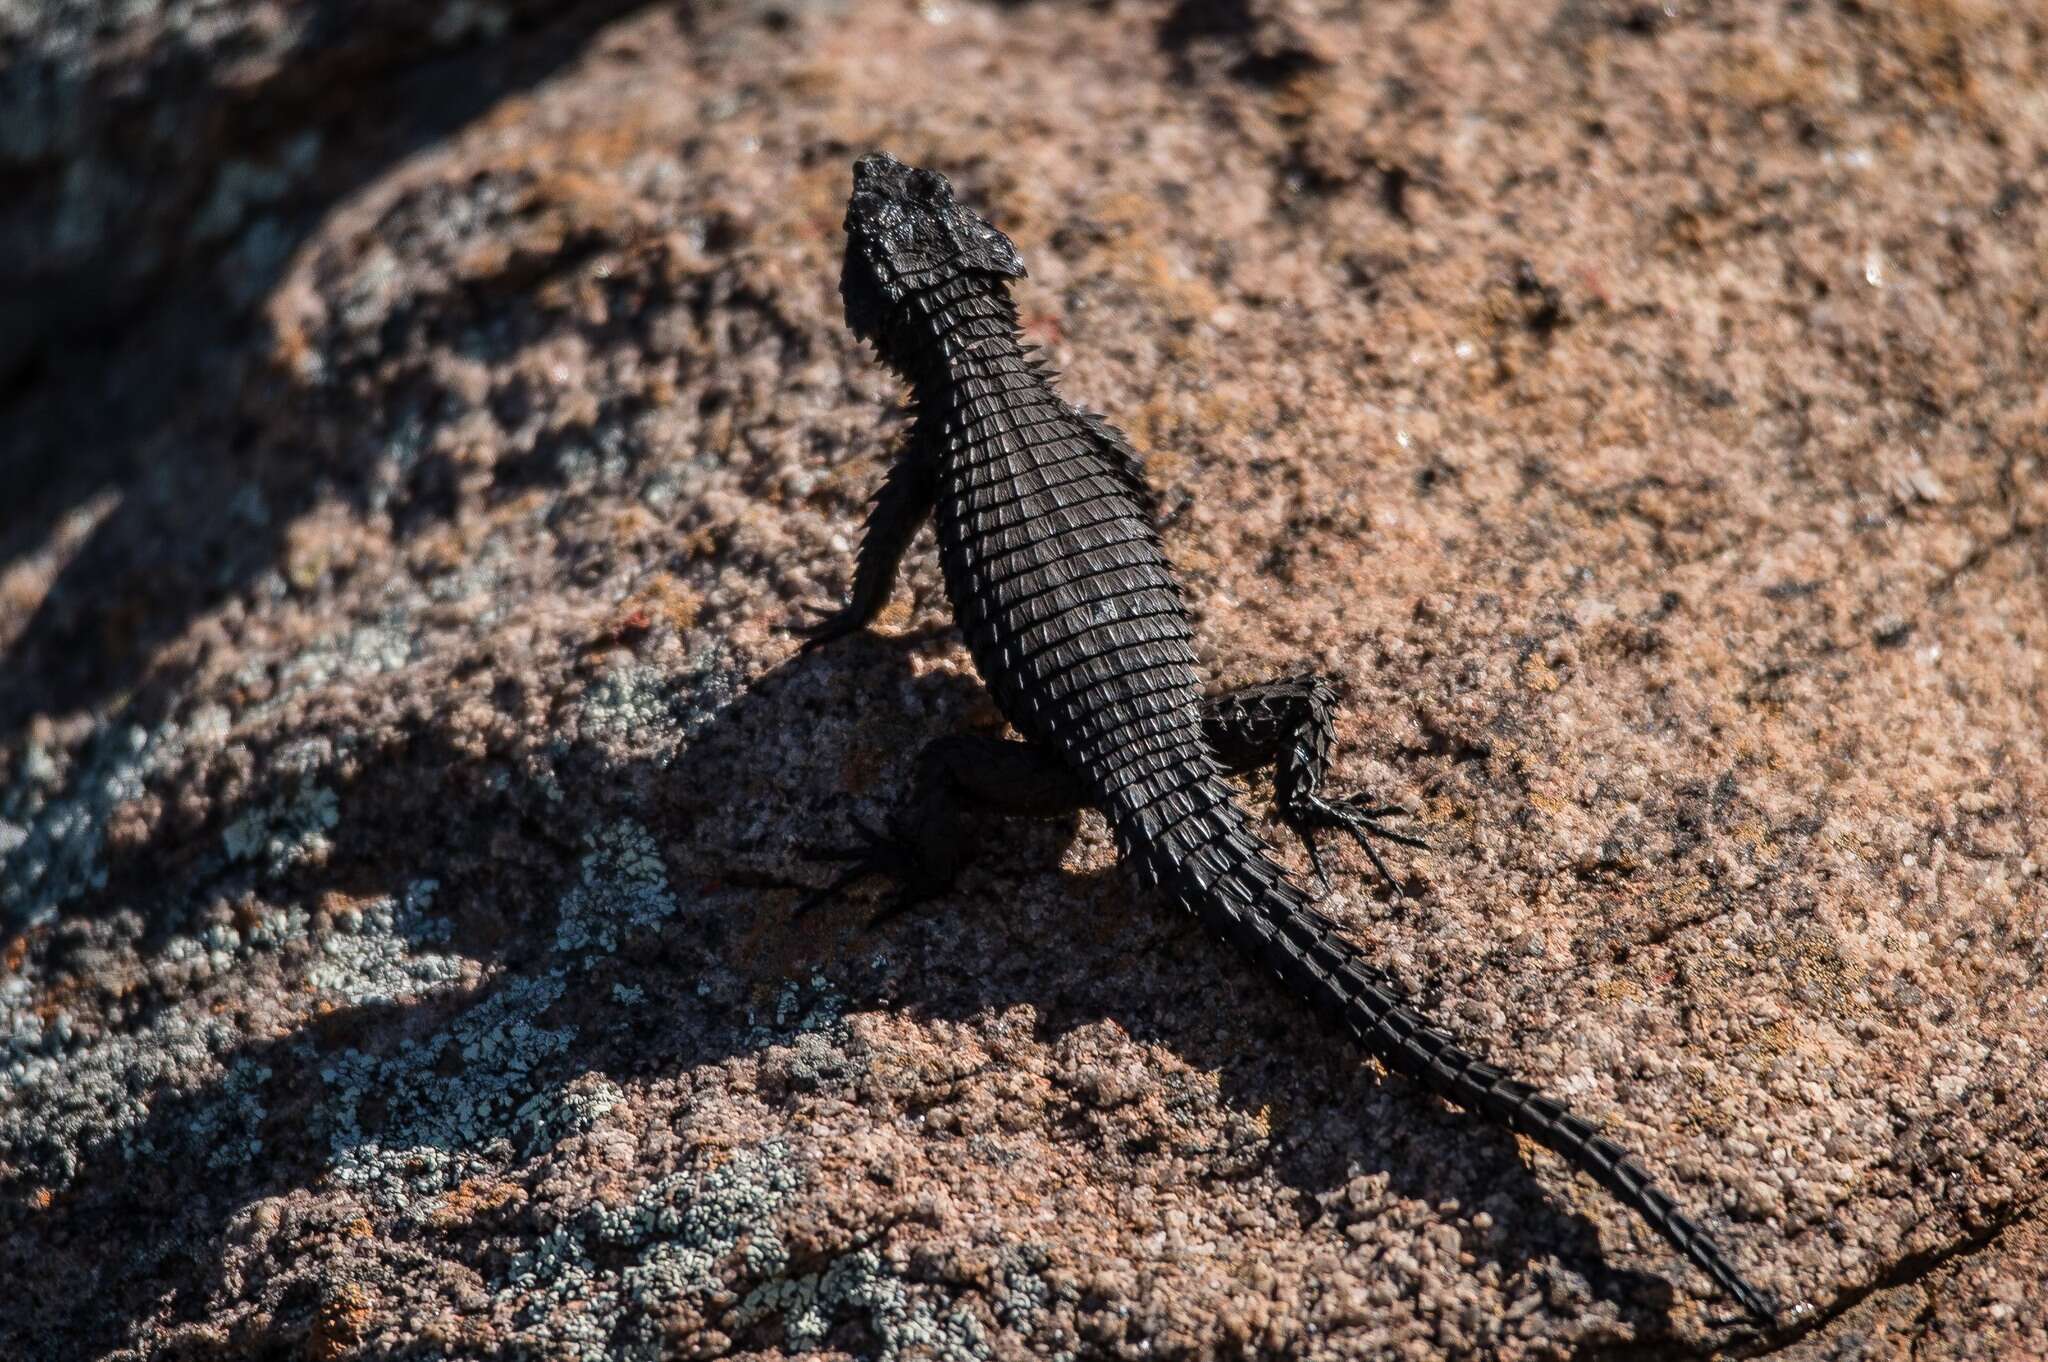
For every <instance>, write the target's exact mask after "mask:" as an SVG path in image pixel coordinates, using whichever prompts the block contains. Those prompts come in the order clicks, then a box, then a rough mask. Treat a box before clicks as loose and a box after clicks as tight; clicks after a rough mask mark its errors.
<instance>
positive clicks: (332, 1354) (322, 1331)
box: [306, 1282, 371, 1362]
mask: <svg viewBox="0 0 2048 1362" xmlns="http://www.w3.org/2000/svg"><path fill="white" fill-rule="evenodd" d="M370 1305H371V1296H370V1293H369V1291H368V1290H367V1289H366V1288H365V1287H364V1286H363V1285H362V1284H361V1283H359V1282H340V1283H338V1284H336V1285H334V1286H333V1287H331V1288H330V1289H329V1290H328V1292H327V1295H326V1296H325V1298H324V1299H322V1300H321V1302H320V1308H319V1310H318V1311H316V1312H315V1313H314V1316H313V1329H312V1333H311V1335H310V1336H309V1337H308V1338H307V1340H306V1351H307V1353H308V1355H310V1356H312V1357H314V1358H317V1359H320V1360H321V1362H335V1360H336V1359H340V1358H343V1357H347V1356H348V1355H349V1354H350V1353H352V1352H354V1351H355V1350H356V1348H357V1346H358V1345H359V1344H361V1343H362V1341H363V1335H364V1334H365V1333H367V1332H368V1330H369V1324H370Z"/></svg>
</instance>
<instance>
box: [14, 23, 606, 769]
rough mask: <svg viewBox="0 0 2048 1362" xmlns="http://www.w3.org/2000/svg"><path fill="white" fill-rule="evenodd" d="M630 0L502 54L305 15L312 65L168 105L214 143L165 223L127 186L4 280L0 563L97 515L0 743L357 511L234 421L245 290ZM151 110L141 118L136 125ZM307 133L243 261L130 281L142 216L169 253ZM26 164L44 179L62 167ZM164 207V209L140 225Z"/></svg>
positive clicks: (197, 251)
mask: <svg viewBox="0 0 2048 1362" xmlns="http://www.w3.org/2000/svg"><path fill="white" fill-rule="evenodd" d="M642 3H644V0H588V2H587V3H581V4H533V5H527V6H523V7H520V9H521V12H520V13H519V14H518V15H516V16H514V15H511V14H510V13H509V12H508V17H511V18H515V19H516V20H518V21H519V22H520V23H522V24H527V23H530V24H531V25H532V26H531V27H520V28H518V30H517V31H515V32H514V33H512V34H511V35H509V36H506V37H504V38H502V39H500V40H497V41H495V42H488V43H485V44H484V45H482V46H480V47H476V48H471V49H469V50H466V51H459V52H456V53H454V54H452V55H446V56H439V57H434V56H429V57H425V58H419V59H405V58H402V57H389V58H387V59H386V60H385V61H384V62H383V64H382V65H379V64H377V62H375V61H373V60H372V56H371V51H372V49H374V48H375V45H376V42H377V39H375V38H371V39H363V38H362V37H361V34H362V32H363V31H365V29H366V27H368V26H369V25H370V24H371V21H372V16H368V15H364V14H349V13H346V12H344V13H340V14H335V15H327V16H324V17H323V18H322V20H321V22H323V23H326V24H328V25H329V26H331V27H333V28H335V29H336V30H337V33H336V34H334V35H330V36H332V37H333V39H334V40H333V41H332V42H329V43H325V44H322V43H319V42H316V43H315V44H314V46H315V48H316V49H317V50H318V51H319V52H321V53H322V54H323V55H322V57H321V61H320V63H319V64H318V65H316V66H315V67H314V69H312V70H310V71H307V70H299V69H296V68H287V69H283V70H280V71H278V72H276V73H275V74H274V75H273V76H272V77H271V78H270V79H268V80H266V81H263V82H260V83H258V84H256V85H254V86H253V87H250V88H235V89H232V91H231V90H230V87H229V86H226V85H222V86H220V87H208V88H210V89H211V91H212V92H211V94H207V95H204V96H203V97H202V98H201V102H200V103H199V105H198V106H197V107H192V108H186V107H182V106H181V107H180V108H179V110H178V113H179V114H180V116H182V117H184V118H186V119H187V121H189V122H190V123H191V124H192V125H193V126H194V127H196V128H203V129H205V130H206V131H207V132H208V133H209V134H210V137H211V140H210V141H209V142H208V144H207V145H206V146H205V147H204V148H192V149H188V150H187V154H188V155H191V156H194V157H212V158H216V159H218V161H219V162H220V164H219V165H214V164H212V163H211V162H205V161H202V162H199V163H197V164H195V165H194V166H192V167H191V168H190V173H188V174H186V175H185V176H184V178H183V179H182V180H180V179H178V178H177V173H176V172H175V171H171V172H166V176H167V177H168V181H167V182H168V183H169V184H170V185H171V186H173V187H172V188H164V189H163V193H164V194H165V195H166V196H168V197H169V198H171V199H174V200H176V204H175V205H174V207H175V208H176V211H177V212H182V213H183V214H184V217H178V216H176V213H175V212H172V210H168V209H165V208H164V207H163V205H162V204H160V203H156V202H154V201H153V199H152V197H151V195H144V194H138V195H136V196H135V197H136V202H135V203H133V204H131V205H130V208H131V209H132V210H133V212H134V213H136V214H138V215H139V216H138V218H137V222H136V224H134V231H132V232H131V231H127V230H124V231H120V232H111V233H109V234H108V235H109V238H110V239H109V241H108V243H107V245H106V248H105V250H104V251H103V252H102V254H101V255H99V256H96V257H92V258H87V259H84V260H81V261H78V262H75V263H74V264H72V265H68V266H66V267H65V268H64V270H63V271H61V272H60V274H59V275H58V276H53V277H51V278H47V279H41V280H40V282H35V281H30V282H24V283H22V284H21V285H20V286H19V287H18V288H16V289H11V290H5V291H6V292H9V293H10V294H11V295H12V296H10V297H8V299H7V302H6V306H5V314H6V324H5V326H4V327H0V330H5V331H7V332H8V333H9V338H5V343H4V345H0V350H4V351H5V354H0V360H4V364H0V367H4V368H5V369H6V370H7V371H8V372H7V374H6V375H5V376H4V378H0V566H5V565H6V564H8V563H11V562H13V561H15V560H17V559H18V558H20V557H21V556H22V555H23V554H24V553H27V552H30V551H31V550H33V549H34V548H35V547H37V546H39V545H42V544H44V543H46V542H47V541H48V540H49V539H50V537H51V536H52V534H53V533H55V532H57V530H58V529H59V527H60V526H62V525H64V524H65V523H66V522H67V520H69V519H70V518H71V517H73V516H75V515H87V516H92V515H97V516H98V520H97V523H96V524H94V525H93V526H92V528H91V529H90V531H89V533H88V534H87V537H86V542H85V543H84V544H83V545H82V546H81V547H80V548H79V550H78V551H77V553H76V554H75V556H74V557H73V559H72V560H71V562H70V563H69V564H68V565H67V566H66V568H65V569H64V571H63V572H62V573H61V574H60V576H59V578H58V580H57V582H56V583H55V584H54V586H53V587H52V589H51V590H50V592H49V594H48V595H47V597H46V598H45V599H44V600H43V602H42V603H41V605H40V606H39V608H38V609H37V611H36V612H35V614H34V616H33V617H32V618H31V620H30V621H29V623H28V624H27V626H26V628H25V629H24V630H23V632H22V634H21V636H20V637H18V638H17V639H15V640H14V642H13V644H12V646H11V647H9V648H8V650H7V653H6V656H5V658H4V659H0V674H4V675H6V676H7V677H9V678H10V681H9V684H8V685H6V686H4V687H0V742H4V741H6V740H8V739H10V738H11V737H13V736H14V735H15V734H17V733H18V732H19V731H20V729H21V726H22V724H23V723H24V722H25V721H26V720H27V718H28V717H29V716H30V715H33V714H35V713H37V712H41V711H44V710H48V709H56V708H61V709H64V710H72V709H78V708H92V707H99V706H102V705H107V704H110V703H117V702H118V701H119V700H120V698H121V697H123V696H125V695H126V694H128V692H130V691H131V689H133V688H134V687H135V686H136V684H137V683H138V681H139V680H141V678H142V674H143V669H144V668H145V667H146V666H147V664H148V661H149V658H150V656H151V654H152V652H153V651H154V650H155V649H156V648H157V647H158V646H159V645H160V644H162V643H163V642H165V641H166V640H168V639H172V638H175V637H177V636H179V635H180V634H181V633H182V632H183V631H184V629H185V628H186V626H187V624H188V622H189V621H190V620H191V619H192V617H193V616H194V615H196V614H199V613H201V612H203V611H205V610H206V609H208V608H209V607H211V606H213V605H215V604H217V603H218V602H220V601H222V600H224V599H227V598H228V597H229V596H231V595H232V594H234V593H235V592H237V591H240V590H242V589H243V588H245V587H247V586H248V585H249V584H250V582H251V581H252V580H254V579H255V578H256V577H257V576H258V575H259V574H260V573H262V572H264V571H266V570H268V569H270V568H273V567H275V566H277V562H278V558H279V556H280V555H279V550H280V546H281V544H282V542H283V538H284V535H285V533H286V531H287V530H288V529H289V528H290V526H291V524H292V521H293V520H294V519H295V518H296V517H297V516H298V515H299V514H301V513H302V512H303V511H305V510H306V509H307V508H308V507H309V506H311V505H312V504H313V503H314V501H315V500H316V499H318V498H319V497H321V496H322V495H326V494H330V493H332V494H339V495H342V496H344V497H350V496H353V497H356V498H358V499H360V497H361V496H362V493H363V489H362V487H361V485H360V484H361V482H362V479H363V476H364V470H362V469H358V468H337V467H334V466H332V465H331V464H328V465H321V464H320V463H319V462H318V461H317V460H314V459H311V458H308V457H305V456H303V455H301V454H299V453H297V452H296V451H293V450H288V449H287V450H266V449H262V448H258V447H256V441H255V439H254V437H253V433H252V430H251V424H250V421H249V419H248V417H247V416H246V414H244V413H243V412H240V411H238V410H237V409H236V404H237V401H238V395H239V394H240V393H241V392H242V391H243V389H244V388H245V386H246V380H247V377H248V375H249V373H250V370H251V366H252V365H257V364H260V363H261V362H262V359H261V356H260V354H259V351H260V349H261V346H260V344H252V333H253V332H254V331H255V330H256V329H257V322H256V314H257V312H258V310H259V308H260V304H261V300H263V299H264V298H266V297H267V296H268V295H269V294H270V291H271V289H272V288H273V286H274V285H275V284H276V283H277V282H278V280H279V278H280V276H281V275H282V272H283V271H284V269H285V268H286V266H287V265H288V264H289V262H290V260H291V258H292V256H293V253H294V252H295V251H296V249H297V248H298V246H299V245H300V244H301V243H302V242H303V241H304V240H305V239H306V238H307V236H308V235H309V234H310V233H311V232H313V231H314V230H315V229H316V228H317V227H318V225H319V223H320V222H321V221H322V219H323V217H324V216H325V214H326V213H327V212H328V211H329V210H330V209H331V208H333V207H334V206H335V205H336V204H338V203H341V202H343V201H344V200H346V199H347V198H348V197H349V196H350V195H352V194H354V193H355V192H356V191H357V190H358V189H360V188H361V187H362V186H363V185H366V184H369V183H371V182H373V181H375V180H376V179H377V178H379V177H380V176H382V175H384V174H385V173H386V172H387V171H388V170H389V169H390V167H391V166H393V165H394V164H396V163H398V162H399V161H401V160H403V159H405V158H406V157H409V156H411V155H413V154H415V153H417V152H418V151H420V150H421V149H422V148H425V147H427V146H430V145H431V144H433V143H435V142H437V141H439V140H442V139H445V138H446V137H448V136H449V135H450V134H452V133H453V132H455V131H456V130H457V129H459V128H461V127H463V126H464V125H465V124H468V123H470V122H473V121H474V120H475V119H477V118H478V117H479V116H480V115H482V114H484V113H485V112H486V111H487V110H488V109H489V108H490V107H491V106H492V105H494V104H496V103H497V102H499V101H501V100H503V99H504V98H506V97H507V96H509V95H512V94H514V93H517V92H518V91H520V90H523V89H526V88H529V87H531V86H533V85H534V84H536V83H538V82H540V81H542V80H544V79H546V78H547V77H548V76H549V75H550V74H551V73H552V72H554V71H556V70H558V69H560V68H561V67H562V66H563V65H564V64H565V63H567V62H569V61H571V60H573V59H574V58H575V57H576V56H577V54H578V53H579V52H580V51H581V50H582V49H583V48H584V46H585V45H586V43H587V42H588V41H589V40H590V39H591V38H592V37H593V36H594V35H595V34H596V33H597V32H598V31H599V30H600V29H601V28H602V27H603V26H604V25H605V24H607V23H608V22H610V21H611V20H613V19H616V18H618V17H619V16H621V15H622V14H625V13H627V12H628V11H630V10H632V9H634V8H637V7H638V6H639V5H640V4H642ZM431 9H432V7H426V8H424V9H421V8H418V7H392V8H391V9H390V11H389V12H388V13H385V14H383V15H381V16H378V17H381V18H382V19H384V20H386V21H388V22H389V23H391V24H392V25H395V26H396V27H397V28H399V29H401V30H403V31H410V28H409V26H417V25H419V24H421V23H424V22H428V20H429V19H430V17H431V15H430V11H431ZM423 15H426V16H428V18H422V16H423ZM385 37H386V39H387V40H388V41H389V42H393V43H396V42H397V40H396V39H391V38H390V36H389V35H385ZM399 46H400V48H401V50H403V44H402V43H401V44H399ZM60 75H61V73H58V74H53V75H52V76H51V77H50V78H51V79H52V80H59V79H60ZM162 78H163V79H165V80H166V81H171V80H173V79H174V78H175V73H173V74H172V75H164V76H163V77H162ZM60 83H61V81H60ZM178 88H180V89H184V88H185V86H184V85H183V84H180V85H179V87H178ZM59 96H62V98H59ZM102 97H111V96H103V94H102V93H101V92H95V91H93V90H68V91H67V90H64V89H57V90H55V91H54V92H53V93H52V94H51V98H52V100H53V101H55V102H56V103H58V104H62V103H64V102H65V101H66V100H69V101H70V102H72V103H76V102H78V101H80V100H94V99H99V98H102ZM209 101H210V102H209ZM168 112H169V111H168V110H160V111H159V114H160V115H161V114H168ZM148 115H149V110H148V108H147V107H144V108H142V109H141V110H139V111H135V112H134V113H133V114H132V116H133V117H134V118H137V119H141V118H145V117H146V116H148ZM130 116H131V115H129V114H125V113H120V112H119V111H117V112H116V113H115V114H112V115H109V118H111V119H112V120H113V121H114V122H118V121H119V119H120V118H123V117H130ZM110 126H111V124H110ZM310 134H318V136H319V137H320V139H321V142H320V150H319V153H318V157H317V163H316V164H315V165H314V166H313V167H312V168H311V169H309V170H307V171H306V172H305V174H304V175H303V177H302V178H301V180H300V181H298V182H297V183H295V184H294V185H293V186H292V187H291V188H290V189H289V190H287V191H284V193H283V196H282V197H280V198H278V199H277V200H275V201H272V202H268V203H266V204H265V205H264V206H263V209H262V213H261V222H260V223H259V224H257V226H258V227H260V232H258V231H257V229H256V228H252V229H251V233H250V235H252V236H253V235H260V238H261V240H260V245H261V249H260V250H256V249H253V248H247V247H249V241H248V238H247V237H245V238H242V239H240V240H239V241H238V242H213V241H200V242H197V243H188V244H187V247H186V248H185V249H184V250H183V253H182V254H176V255H173V256H171V257H169V258H167V259H165V260H163V261H161V262H159V263H158V264H155V265H153V266H151V267H149V268H148V269H141V268H139V267H137V268H131V266H133V264H134V262H133V259H132V258H131V257H133V256H136V255H138V254H140V252H141V244H140V243H139V242H138V241H137V240H136V233H139V232H142V231H144V227H143V224H145V223H149V224H154V227H153V230H155V231H158V232H160V233H162V234H164V235H165V236H166V237H169V238H175V239H177V240H179V241H184V240H185V238H186V236H187V234H188V229H189V228H190V226H191V223H190V221H187V219H195V220H196V219H197V218H198V217H199V216H200V215H201V214H202V213H203V211H204V204H203V203H199V202H194V201H193V200H198V199H203V198H204V191H206V190H207V189H208V187H209V186H210V185H211V184H212V182H213V181H214V179H215V172H217V171H222V170H223V168H224V167H225V166H226V164H227V162H229V161H230V160H235V159H239V158H245V157H246V158H252V159H254V160H261V159H263V158H264V157H265V156H266V155H270V154H272V153H277V152H278V151H279V149H280V148H283V147H285V146H287V144H290V143H291V142H292V141H293V139H294V138H297V137H300V136H302V135H310ZM110 136H111V134H110ZM111 145H118V141H117V142H115V143H112V144H111ZM109 154H110V155H111V154H113V153H111V152H110V153H109ZM129 169H130V170H137V168H136V167H129ZM19 173H20V174H24V175H25V174H27V172H19ZM36 173H37V174H38V175H43V176H45V178H51V179H53V180H54V179H56V178H61V176H62V175H63V173H64V168H63V167H62V166H61V165H60V166H56V167H54V168H45V169H44V170H40V171H37V172H36ZM138 173H142V172H140V171H138ZM187 181H189V183H187ZM32 183H40V181H32ZM176 186H182V188H181V189H180V188H176ZM166 212H172V216H170V217H168V218H166V219H165V221H163V222H158V221H157V220H156V219H157V218H158V217H160V216H163V215H164V214H165V213H166ZM152 258H154V257H152ZM33 264H34V262H28V265H29V266H33ZM17 331H18V332H20V333H21V334H19V335H15V334H13V333H14V332H17ZM107 501H111V502H112V506H111V509H108V508H107V507H106V505H105V504H104V503H105V502H107Z"/></svg>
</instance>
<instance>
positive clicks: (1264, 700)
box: [1202, 676, 1427, 893]
mask: <svg viewBox="0 0 2048 1362" xmlns="http://www.w3.org/2000/svg"><path fill="white" fill-rule="evenodd" d="M1336 705H1337V693H1336V691H1335V690H1334V689H1333V688H1332V687H1331V685H1330V683H1329V682H1327V681H1325V680H1323V679H1322V678H1321V677H1319V676H1297V677H1292V678H1289V679H1288V680H1285V681H1266V682H1261V683H1260V684H1258V685H1253V686H1244V687H1242V688H1240V689H1238V690H1234V691H1227V692H1225V693H1224V694H1222V695H1215V696H1210V697H1208V698H1206V699H1204V700H1203V701H1202V735H1203V737H1205V738H1207V739H1208V741H1209V747H1210V750H1211V751H1213V752H1214V753H1215V754H1216V759H1217V760H1218V761H1220V762H1222V763H1223V767H1224V769H1225V770H1229V771H1250V770H1255V769H1257V768H1259V767H1263V766H1271V767H1273V793H1274V796H1275V798H1276V800H1277V802H1278V803H1279V805H1280V817H1281V819H1282V821H1284V822H1285V823H1286V824H1287V826H1288V827H1290V828H1292V829H1293V830H1294V834H1295V836H1297V837H1299V838H1301V842H1302V845H1303V846H1305V847H1306V848H1308V860H1309V864H1310V866H1312V867H1313V868H1314V869H1315V872H1316V878H1317V879H1318V880H1320V881H1322V884H1323V887H1324V888H1325V889H1327V888H1328V887H1329V883H1330V880H1329V876H1328V875H1326V874H1325V873H1324V872H1323V858H1322V855H1321V853H1320V852H1318V851H1317V849H1316V834H1317V833H1318V832H1319V831H1321V830H1323V829H1325V828H1341V829H1343V830H1344V831H1345V832H1348V833H1350V834H1351V836H1352V837H1354V838H1356V839H1357V841H1358V845H1359V846H1361V847H1363V848H1364V849H1365V854H1366V856H1367V857H1368V858H1370V859H1371V861H1372V866H1373V869H1374V870H1377V871H1378V872H1379V873H1380V878H1381V879H1383V880H1385V881H1386V882H1387V884H1388V886H1389V887H1390V888H1392V889H1393V890H1394V892H1395V893H1399V892H1400V886H1399V885H1398V884H1397V883H1395V881H1394V877H1393V876H1392V875H1391V874H1389V873H1388V872H1387V866H1386V862H1384V861H1382V860H1381V859H1380V854H1379V852H1378V850H1377V849H1376V848H1374V846H1373V844H1372V839H1373V838H1381V839H1384V840H1386V841H1389V842H1398V843H1400V844H1401V845H1402V846H1409V847H1426V845H1427V844H1426V843H1424V842H1423V840H1422V839H1421V838H1419V837H1415V836H1413V835H1411V834H1409V833H1405V832H1396V831H1394V830H1393V829H1391V828H1387V827H1383V826H1381V824H1380V821H1379V820H1381V819H1383V818H1391V817H1393V816H1395V815H1397V814H1406V813H1407V810H1406V809H1403V808H1401V807H1400V806H1399V805H1397V804H1374V803H1373V801H1372V800H1371V799H1369V798H1367V797H1365V796H1362V795H1354V796H1351V797H1348V798H1341V799H1330V798H1328V797H1326V796H1325V795H1324V794H1323V793H1322V784H1323V777H1324V776H1326V775H1328V774H1329V771H1330V749H1331V747H1332V746H1333V745H1334V744H1335V742H1336V737H1337V724H1336V719H1335V717H1334V716H1335V711H1336Z"/></svg>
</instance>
